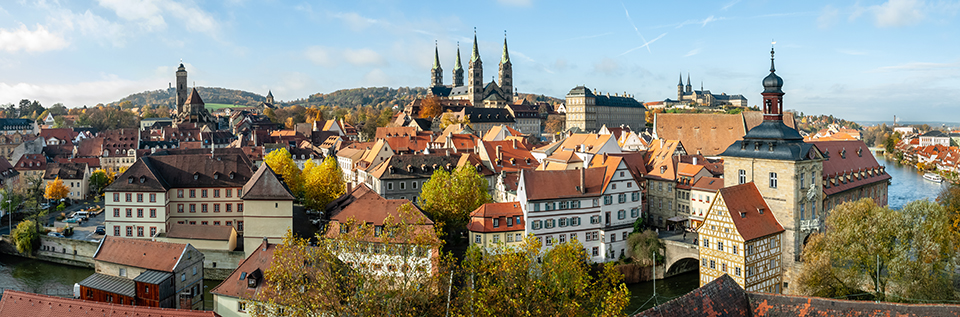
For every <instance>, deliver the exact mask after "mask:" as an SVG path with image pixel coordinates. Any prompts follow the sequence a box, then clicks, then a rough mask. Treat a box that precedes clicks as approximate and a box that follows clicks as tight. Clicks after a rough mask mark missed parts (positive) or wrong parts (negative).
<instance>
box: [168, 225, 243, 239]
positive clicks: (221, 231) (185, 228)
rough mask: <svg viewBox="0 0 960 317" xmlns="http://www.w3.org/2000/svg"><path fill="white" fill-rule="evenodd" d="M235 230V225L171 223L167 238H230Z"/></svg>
mask: <svg viewBox="0 0 960 317" xmlns="http://www.w3.org/2000/svg"><path fill="white" fill-rule="evenodd" d="M234 231H235V229H233V226H197V225H188V224H182V225H181V224H175V223H174V224H170V229H168V230H167V232H166V236H167V238H181V239H198V240H218V241H227V240H230V236H231V235H232V233H233V232H234Z"/></svg>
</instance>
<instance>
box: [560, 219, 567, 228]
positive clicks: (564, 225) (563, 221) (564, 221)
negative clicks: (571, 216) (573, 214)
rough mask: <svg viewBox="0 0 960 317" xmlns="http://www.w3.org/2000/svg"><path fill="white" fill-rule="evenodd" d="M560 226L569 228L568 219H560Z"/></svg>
mask: <svg viewBox="0 0 960 317" xmlns="http://www.w3.org/2000/svg"><path fill="white" fill-rule="evenodd" d="M560 226H561V227H566V226H567V218H560Z"/></svg>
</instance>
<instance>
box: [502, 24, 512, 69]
mask: <svg viewBox="0 0 960 317" xmlns="http://www.w3.org/2000/svg"><path fill="white" fill-rule="evenodd" d="M509 62H510V54H508V53H507V31H503V57H501V58H500V63H501V64H506V63H509Z"/></svg>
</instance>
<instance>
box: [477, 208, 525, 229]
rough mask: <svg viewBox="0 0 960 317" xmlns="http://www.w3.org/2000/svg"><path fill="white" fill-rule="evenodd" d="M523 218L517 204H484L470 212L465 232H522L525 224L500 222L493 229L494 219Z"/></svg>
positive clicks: (521, 210)
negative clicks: (508, 224)
mask: <svg viewBox="0 0 960 317" xmlns="http://www.w3.org/2000/svg"><path fill="white" fill-rule="evenodd" d="M517 216H520V217H521V218H522V217H523V209H522V208H520V203H519V202H515V201H512V202H503V203H486V204H483V205H481V206H480V207H478V208H477V209H476V210H474V211H472V212H470V222H469V223H467V230H470V231H473V232H504V231H522V230H524V227H525V224H526V223H523V222H521V223H514V222H511V225H510V226H507V222H505V221H500V223H498V226H497V227H496V228H495V227H493V219H494V218H501V217H504V218H510V217H517Z"/></svg>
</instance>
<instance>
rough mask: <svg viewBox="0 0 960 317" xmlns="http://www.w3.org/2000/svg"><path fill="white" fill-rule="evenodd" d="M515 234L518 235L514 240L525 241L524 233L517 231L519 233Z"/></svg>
mask: <svg viewBox="0 0 960 317" xmlns="http://www.w3.org/2000/svg"><path fill="white" fill-rule="evenodd" d="M515 236H516V237H515V238H514V241H517V242H520V241H523V235H522V234H519V233H517V234H515Z"/></svg>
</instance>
